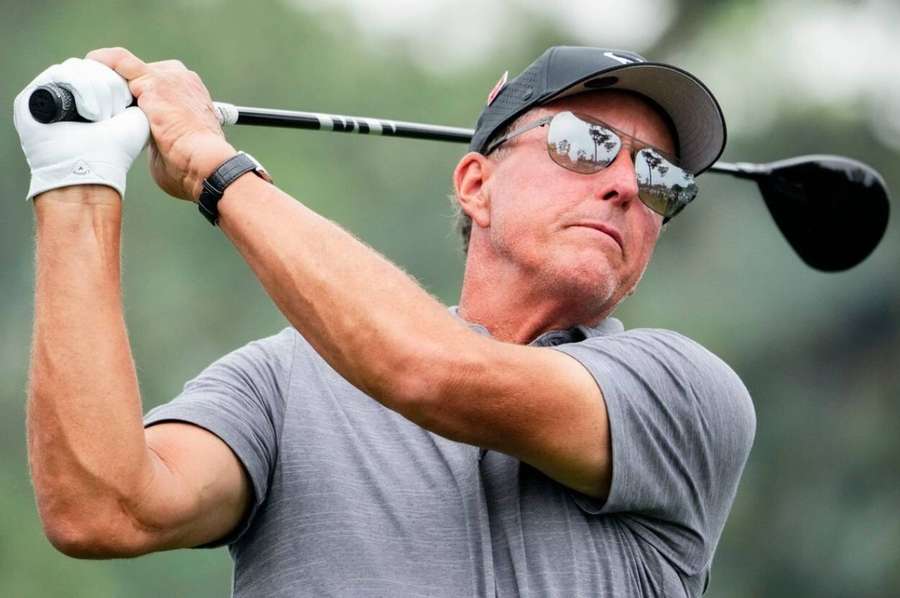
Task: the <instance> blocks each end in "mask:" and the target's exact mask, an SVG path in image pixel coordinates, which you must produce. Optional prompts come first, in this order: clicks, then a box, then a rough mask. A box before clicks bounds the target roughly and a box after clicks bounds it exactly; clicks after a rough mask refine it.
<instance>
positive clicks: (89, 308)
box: [27, 185, 250, 557]
mask: <svg viewBox="0 0 900 598" xmlns="http://www.w3.org/2000/svg"><path fill="white" fill-rule="evenodd" d="M34 209H35V215H36V223H37V224H36V231H37V246H36V272H37V277H36V278H37V279H36V290H35V316H34V331H33V347H32V355H31V370H30V379H29V389H28V390H29V392H28V415H27V427H28V455H29V462H30V466H31V473H32V477H33V481H34V487H35V493H36V498H37V504H38V509H39V512H40V515H41V520H42V522H43V524H44V527H45V531H46V533H47V535H48V537H49V538H50V540H51V542H53V544H54V545H55V546H56V547H57V548H59V549H60V550H62V551H63V552H66V553H67V554H70V555H72V556H79V557H106V556H128V555H134V554H141V553H144V552H150V551H153V550H159V549H163V548H175V547H178V546H190V545H196V544H200V543H203V542H206V541H211V540H213V539H216V538H218V537H221V536H222V535H224V534H225V533H227V532H228V531H229V530H230V529H231V528H233V527H234V525H235V524H236V523H237V522H238V521H239V518H240V516H241V514H242V513H243V512H244V510H245V509H246V506H247V504H248V500H249V495H250V490H249V485H248V482H247V480H246V474H245V473H244V472H243V469H242V467H241V465H240V463H239V462H238V461H237V458H236V457H235V456H234V455H233V454H232V453H231V451H230V450H229V449H228V447H227V446H226V445H225V444H224V443H223V442H222V441H221V440H219V439H218V438H217V437H215V436H214V435H212V434H210V433H209V432H206V431H204V430H202V429H200V428H197V427H194V426H190V425H186V424H162V425H159V426H155V427H153V428H150V429H149V430H147V431H146V434H145V431H144V428H143V424H142V420H141V400H140V392H139V388H138V381H137V376H136V373H135V368H134V364H133V361H132V357H131V349H130V346H129V342H128V336H127V333H126V329H125V321H124V317H123V313H122V303H121V293H120V266H119V261H120V253H119V252H120V249H119V243H120V225H121V209H122V208H121V201H120V199H119V196H118V194H117V193H116V192H115V191H114V190H113V189H111V188H109V187H104V186H93V185H84V186H77V187H68V188H63V189H58V190H54V191H50V192H47V193H44V194H42V195H40V196H38V198H36V200H35V205H34Z"/></svg>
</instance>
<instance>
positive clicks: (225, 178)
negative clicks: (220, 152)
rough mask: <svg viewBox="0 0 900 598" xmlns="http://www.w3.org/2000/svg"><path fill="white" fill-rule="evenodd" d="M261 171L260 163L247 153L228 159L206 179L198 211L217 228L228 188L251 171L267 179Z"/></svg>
mask: <svg viewBox="0 0 900 598" xmlns="http://www.w3.org/2000/svg"><path fill="white" fill-rule="evenodd" d="M261 169H262V167H261V166H260V164H259V162H257V161H256V160H255V159H253V157H251V156H250V155H249V154H247V153H245V152H238V153H237V154H235V155H234V156H232V157H231V158H228V159H227V160H225V161H224V162H222V163H221V164H220V165H219V167H218V168H216V169H215V170H214V171H213V173H212V174H211V175H209V176H208V177H206V179H204V181H203V188H202V190H201V191H200V197H198V198H197V209H198V210H199V211H200V213H201V214H203V216H204V218H206V219H207V220H209V223H210V224H212V225H213V226H216V224H217V223H218V221H219V208H218V204H219V200H220V199H222V196H223V195H225V190H226V189H227V188H228V186H229V185H230V184H231V183H233V182H235V181H236V180H237V179H238V178H240V177H241V176H242V175H243V174H245V173H247V172H250V171H253V172H254V173H255V174H257V175H259V177H260V178H263V179H265V177H264V176H263V175H262V174H260V173H259V172H258V171H259V170H261Z"/></svg>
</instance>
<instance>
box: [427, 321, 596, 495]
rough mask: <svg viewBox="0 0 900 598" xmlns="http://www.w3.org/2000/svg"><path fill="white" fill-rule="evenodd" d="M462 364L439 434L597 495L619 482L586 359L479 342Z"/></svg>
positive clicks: (439, 411) (438, 417) (439, 410)
mask: <svg viewBox="0 0 900 598" xmlns="http://www.w3.org/2000/svg"><path fill="white" fill-rule="evenodd" d="M478 344H479V345H480V348H479V349H478V351H477V354H473V356H472V357H471V358H470V359H466V364H465V365H462V366H459V365H457V366H454V367H453V368H452V373H451V374H450V376H451V377H452V380H451V381H450V382H449V384H448V385H446V386H447V388H450V389H452V390H451V391H450V392H446V393H443V396H442V397H440V398H438V399H437V401H436V404H435V409H434V411H433V413H434V424H433V425H432V426H428V425H426V427H430V428H431V429H432V431H435V432H436V433H439V434H442V435H445V436H447V437H449V438H452V439H454V440H458V441H460V442H467V443H470V444H475V445H478V446H481V447H483V448H488V449H492V450H496V451H500V452H503V453H506V454H508V455H511V456H513V457H516V458H518V459H519V460H521V461H523V462H525V463H528V464H529V465H531V466H533V467H535V468H537V469H539V470H540V471H542V472H543V473H544V474H546V475H547V476H549V477H550V478H553V479H554V480H556V481H557V482H559V483H561V484H563V485H565V486H567V487H569V488H572V489H574V490H577V491H579V492H581V493H583V494H586V495H588V496H592V497H595V498H602V497H605V496H606V494H607V493H608V492H609V487H610V479H611V477H610V476H611V458H610V452H611V449H610V433H609V422H608V417H607V411H606V405H605V402H604V399H603V395H602V392H601V390H600V387H599V386H598V385H597V382H596V381H595V380H594V378H593V377H592V376H591V374H590V373H589V372H588V371H587V369H585V367H584V366H582V365H581V364H580V363H579V362H578V361H576V360H575V359H573V358H571V357H569V356H568V355H565V354H563V353H560V352H557V351H554V350H552V349H546V348H537V347H528V346H520V345H513V344H508V343H500V342H497V341H492V340H489V339H483V340H482V339H479V341H478Z"/></svg>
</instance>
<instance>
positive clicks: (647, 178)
mask: <svg viewBox="0 0 900 598" xmlns="http://www.w3.org/2000/svg"><path fill="white" fill-rule="evenodd" d="M546 125H549V127H548V129H547V153H548V154H549V155H550V159H551V160H553V161H554V162H556V163H557V164H559V165H560V166H562V167H563V168H565V169H566V170H571V171H572V172H577V173H580V174H592V173H595V172H599V171H601V170H603V169H604V168H606V167H607V166H609V165H610V164H612V163H613V160H615V159H616V156H618V155H619V151H620V150H621V149H622V145H623V144H622V139H623V138H624V139H628V140H629V141H630V145H631V147H632V161H633V162H634V172H635V175H636V176H637V183H638V197H640V199H641V202H643V204H644V205H646V206H647V207H648V208H650V209H651V210H653V211H654V212H656V213H657V214H661V215H662V216H663V218H664V220H663V222H665V221H668V220H669V219H671V218H672V217H674V216H675V215H676V214H677V213H678V212H680V211H681V210H683V209H684V207H685V206H686V205H688V204H689V203H691V201H692V200H693V199H694V198H695V197H696V196H697V184H696V183H695V182H694V175H693V174H691V173H690V172H688V171H687V170H684V169H683V168H681V167H680V166H678V164H677V162H676V160H675V158H674V157H672V156H669V155H668V154H666V153H665V152H662V151H660V150H658V149H656V148H654V147H651V146H649V145H647V144H646V143H644V142H643V141H640V140H639V139H635V138H634V137H632V136H631V135H628V134H627V133H623V132H622V131H619V130H618V129H616V128H615V127H612V126H610V125H608V124H606V123H603V122H600V121H598V120H596V119H593V118H591V117H588V116H585V115H583V114H575V113H574V112H568V111H566V112H558V113H556V114H554V115H553V116H546V117H544V118H541V119H538V120H536V121H534V122H533V123H530V124H528V125H525V126H524V127H522V128H520V129H516V130H515V131H512V132H511V133H508V134H506V135H504V136H502V137H500V138H499V139H497V140H495V141H493V142H492V143H491V144H490V145H489V146H488V147H487V149H486V150H485V155H488V154H490V153H491V152H492V151H494V150H495V149H497V148H498V147H499V146H500V145H501V144H503V143H505V142H507V141H509V140H510V139H512V138H513V137H517V136H519V135H521V134H523V133H525V132H527V131H530V130H532V129H536V128H538V127H543V126H546ZM635 150H636V151H635Z"/></svg>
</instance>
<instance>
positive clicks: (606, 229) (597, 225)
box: [572, 221, 625, 252]
mask: <svg viewBox="0 0 900 598" xmlns="http://www.w3.org/2000/svg"><path fill="white" fill-rule="evenodd" d="M572 226H579V227H582V228H590V229H593V230H596V231H599V232H601V233H604V234H605V235H607V236H609V237H612V239H613V240H614V241H615V242H616V244H617V245H618V246H619V249H620V250H622V251H623V252H624V251H625V246H624V245H623V244H622V235H621V234H620V233H619V231H618V230H616V229H615V228H613V227H612V226H610V225H608V224H604V223H603V222H590V221H585V222H577V223H575V224H573V225H572Z"/></svg>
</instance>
